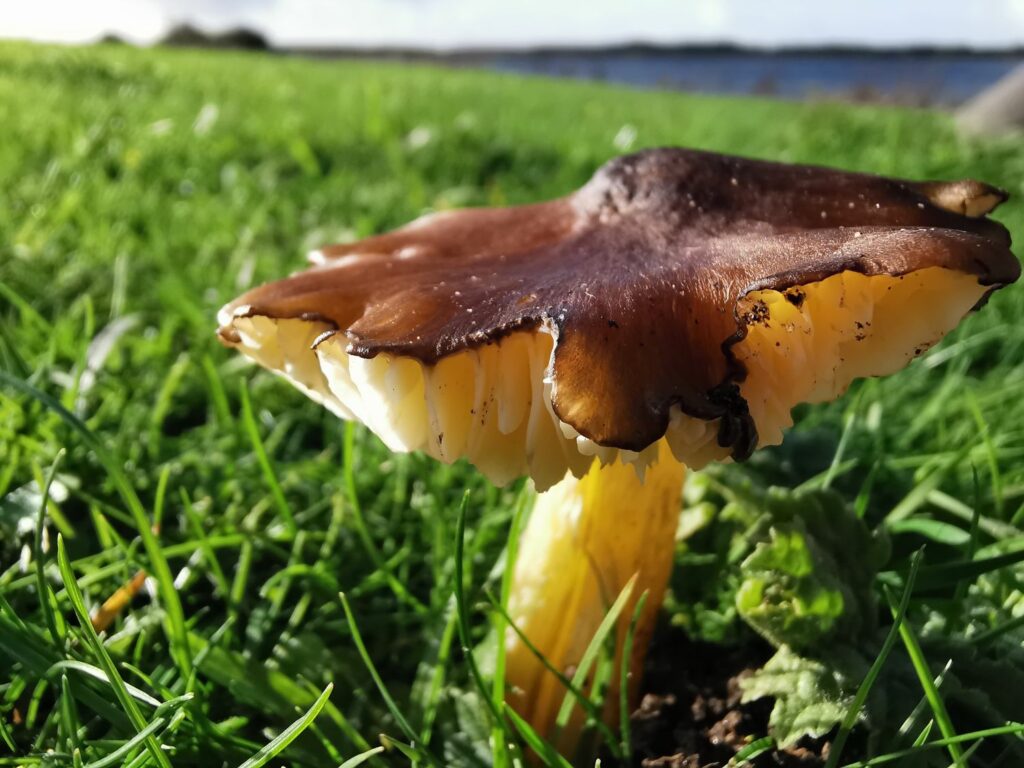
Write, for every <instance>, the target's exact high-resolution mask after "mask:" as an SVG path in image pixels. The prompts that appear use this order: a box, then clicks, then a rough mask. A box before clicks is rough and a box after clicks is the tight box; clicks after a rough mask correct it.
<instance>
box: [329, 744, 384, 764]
mask: <svg viewBox="0 0 1024 768" xmlns="http://www.w3.org/2000/svg"><path fill="white" fill-rule="evenodd" d="M383 751H384V747H374V748H373V749H368V750H366V751H365V752H363V753H362V754H361V755H356V756H355V757H350V758H349V759H348V760H346V761H345V762H344V763H342V764H341V765H339V766H338V768H356V766H357V765H362V764H363V763H365V762H366V761H367V760H369V759H370V758H371V757H376V756H377V755H379V754H380V753H381V752H383Z"/></svg>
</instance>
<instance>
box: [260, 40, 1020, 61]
mask: <svg viewBox="0 0 1024 768" xmlns="http://www.w3.org/2000/svg"><path fill="white" fill-rule="evenodd" d="M270 50H272V51H274V52H277V53H284V54H287V55H293V56H308V57H312V58H367V59H382V58H383V59H400V60H414V61H415V60H419V61H429V60H433V61H466V60H470V61H471V60H476V59H489V58H494V57H499V56H500V57H520V56H522V57H538V56H560V57H575V56H578V57H581V58H583V57H591V56H637V55H640V56H651V57H659V56H666V57H669V56H671V57H676V56H686V55H694V56H716V55H720V56H730V57H736V56H750V57H764V58H773V57H783V56H786V57H801V56H807V57H816V56H843V57H850V58H903V57H908V58H910V57H913V58H927V57H932V56H934V57H943V56H963V57H972V58H973V57H977V58H989V59H991V58H1000V59H1001V58H1024V45H1021V46H1013V47H1003V48H971V47H968V46H931V45H919V46H918V45H914V46H901V47H876V46H861V45H825V46H748V45H737V44H733V43H706V44H679V45H661V44H653V43H628V44H621V45H593V46H590V45H587V46H580V45H566V46H559V45H550V46H549V45H543V46H527V47H505V46H496V47H473V48H453V49H450V50H449V49H432V48H415V47H401V46H372V47H365V46H315V45H309V46H306V45H294V46H274V47H272V48H271V49H270Z"/></svg>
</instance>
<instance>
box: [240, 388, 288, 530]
mask: <svg viewBox="0 0 1024 768" xmlns="http://www.w3.org/2000/svg"><path fill="white" fill-rule="evenodd" d="M238 393H239V398H240V399H241V401H242V426H243V427H244V428H245V433H246V434H247V435H248V436H249V443H250V444H251V445H252V450H253V453H255V454H256V461H257V462H258V463H259V465H260V470H261V471H262V472H263V479H264V480H266V483H267V488H269V489H270V497H271V498H272V499H273V500H274V505H275V506H276V507H277V511H278V513H279V514H280V515H281V520H282V521H284V524H285V527H286V528H287V529H288V533H289V535H290V536H291V537H294V536H295V534H296V533H297V532H298V527H297V526H296V525H295V516H294V515H293V514H292V508H291V507H290V506H288V501H287V500H286V499H285V497H284V491H282V490H281V484H280V483H279V482H278V481H277V474H276V473H275V472H274V466H273V464H271V463H270V457H269V456H268V455H267V449H266V446H264V444H263V438H262V437H260V430H259V427H258V426H257V424H256V417H255V416H254V415H253V412H252V403H251V402H250V401H249V388H248V387H247V386H246V385H245V384H244V383H243V384H242V385H241V386H240V387H239V388H238Z"/></svg>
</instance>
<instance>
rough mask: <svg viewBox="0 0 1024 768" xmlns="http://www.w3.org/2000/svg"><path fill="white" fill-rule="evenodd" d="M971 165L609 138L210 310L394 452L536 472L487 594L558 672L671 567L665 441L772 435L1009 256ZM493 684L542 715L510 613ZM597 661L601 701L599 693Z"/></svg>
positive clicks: (928, 341)
mask: <svg viewBox="0 0 1024 768" xmlns="http://www.w3.org/2000/svg"><path fill="white" fill-rule="evenodd" d="M1005 199H1006V195H1005V193H1004V192H1002V191H1000V190H998V189H996V188H994V187H991V186H988V185H986V184H982V183H980V182H976V181H958V182H950V183H945V182H926V183H919V182H912V181H902V180H896V179H889V178H884V177H878V176H870V175H864V174H857V173H848V172H843V171H838V170H831V169H826V168H819V167H813V166H805V165H786V164H778V163H771V162H763V161H757V160H750V159H743V158H736V157H728V156H724V155H718V154H712V153H707V152H698V151H693V150H686V149H674V148H667V149H653V150H648V151H644V152H640V153H637V154H634V155H629V156H625V157H619V158H616V159H613V160H611V161H610V162H608V163H607V164H606V165H604V166H603V167H602V168H600V169H599V170H598V171H597V173H596V174H595V175H594V176H593V178H592V179H591V180H590V181H589V182H587V183H586V184H585V185H584V186H583V187H582V188H580V189H579V190H578V191H576V192H574V193H572V194H570V195H568V196H566V197H562V198H558V199H555V200H552V201H549V202H543V203H538V204H533V205H523V206H516V207H508V208H478V209H466V210H458V211H446V212H440V213H434V214H431V215H428V216H424V217H423V218H420V219H418V220H416V221H414V222H412V223H411V224H408V225H407V226H404V227H402V228H400V229H398V230H395V231H393V232H390V233H387V234H383V235H380V236H376V237H370V238H367V239H365V240H362V241H360V242H356V243H351V244H346V245H335V246H330V247H327V248H325V249H323V250H321V251H318V252H315V253H314V254H312V256H311V260H312V262H313V265H314V266H313V267H312V268H310V269H307V270H306V271H304V272H300V273H298V274H295V275H293V276H291V277H288V278H286V279H284V280H280V281H278V282H273V283H269V284H267V285H263V286H261V287H258V288H256V289H254V290H251V291H249V292H248V293H246V294H245V295H243V296H241V297H240V298H239V299H237V300H236V301H234V302H232V303H230V304H228V305H227V306H226V307H224V308H223V309H222V310H221V313H220V316H219V320H220V330H219V334H220V337H221V339H222V340H223V341H224V342H225V343H227V344H228V345H230V346H233V347H236V348H237V349H239V350H240V351H241V352H243V353H244V354H246V355H248V356H249V357H251V358H253V359H254V360H256V361H257V362H258V363H260V364H261V365H263V366H265V367H266V368H269V369H270V370H272V371H275V372H277V373H279V374H281V375H283V376H285V377H286V378H288V379H289V380H290V381H291V382H292V383H294V384H295V385H296V386H297V387H299V388H300V389H301V390H302V391H303V392H305V393H306V394H307V395H309V396H310V397H311V398H312V399H314V400H316V401H317V402H320V403H322V404H323V405H324V406H326V407H327V408H329V409H330V410H331V411H333V412H334V413H336V414H337V415H338V416H340V417H342V418H344V419H356V420H358V421H361V422H363V423H364V424H366V425H367V426H368V427H369V428H370V429H371V430H373V431H374V432H375V433H376V434H377V435H379V436H380V438H381V439H382V440H383V441H384V442H385V443H386V444H387V445H388V446H389V447H390V448H391V449H392V450H395V451H414V450H420V451H425V452H427V453H429V454H430V455H431V456H433V457H435V458H437V459H439V460H441V461H445V462H452V461H455V460H456V459H459V458H466V459H468V460H469V461H470V462H472V463H473V464H475V465H476V466H477V467H478V468H479V469H480V471H482V472H483V473H484V474H485V475H487V477H489V478H490V479H491V480H492V481H493V482H495V483H497V484H503V483H507V482H509V481H510V480H512V479H514V478H517V477H519V476H522V475H528V476H529V477H530V478H532V480H533V482H534V484H535V486H536V489H537V491H539V492H541V495H540V496H539V498H538V501H537V503H536V506H535V508H534V510H533V513H532V515H531V518H530V520H529V523H528V525H527V528H526V530H525V532H524V534H523V538H522V540H521V543H520V547H519V551H520V555H519V559H518V562H517V563H516V564H515V573H514V584H513V589H512V594H511V597H510V606H509V609H510V614H511V616H512V618H513V620H514V621H515V623H516V624H517V626H518V627H519V628H520V629H521V630H522V632H524V633H525V635H526V636H527V637H528V638H530V639H531V641H532V644H533V645H534V646H536V648H537V649H539V650H540V651H541V652H542V653H543V654H544V655H545V656H546V657H547V659H548V660H549V661H550V662H551V663H552V664H553V665H554V666H555V667H556V668H558V669H560V670H563V671H571V670H572V669H574V668H575V666H576V665H577V664H578V662H579V661H580V657H581V655H582V653H583V651H584V649H585V648H586V646H587V644H588V643H589V641H590V639H591V637H592V635H593V634H594V631H595V629H596V628H597V626H598V624H599V622H600V621H601V620H602V618H603V616H604V615H605V612H606V611H607V609H608V607H609V605H610V604H611V602H612V601H613V600H615V598H616V597H617V596H618V595H619V594H620V593H621V591H622V590H623V588H624V587H625V586H626V585H627V583H629V582H630V580H631V579H635V581H634V582H633V589H632V592H631V593H630V595H631V597H630V603H629V604H627V605H626V607H625V609H624V610H623V611H622V612H621V614H620V619H619V624H618V626H617V630H616V631H617V636H618V640H619V643H618V646H617V647H618V648H619V649H620V653H621V648H622V640H623V638H624V637H625V633H626V630H627V627H628V624H629V622H630V619H631V618H632V614H633V604H634V603H635V601H636V600H637V599H638V598H639V597H640V595H641V594H643V593H645V592H646V593H647V595H648V597H647V600H646V603H645V608H644V611H643V613H642V615H641V616H640V617H639V619H638V622H637V624H636V629H635V640H634V643H633V653H632V657H631V658H630V659H629V660H627V662H626V663H628V664H629V665H630V669H631V671H632V673H633V674H632V675H631V678H630V680H631V682H630V686H631V690H630V691H629V694H630V695H633V694H635V691H636V685H637V683H638V681H639V671H640V668H641V663H642V660H643V656H644V652H645V648H646V645H647V640H648V638H649V636H650V634H651V632H652V629H653V625H654V621H655V618H656V614H657V611H658V608H659V605H660V603H661V601H662V597H663V594H664V591H665V585H666V582H667V578H668V575H669V571H670V568H671V564H672V555H673V549H674V540H675V539H674V534H675V528H676V525H677V519H678V512H679V507H680V490H681V486H682V481H683V473H684V469H683V467H684V466H688V467H691V468H700V467H702V466H704V465H706V464H707V463H708V462H711V461H722V460H727V459H730V458H731V459H735V460H743V459H745V458H747V457H748V456H750V454H751V452H752V451H753V450H754V449H755V448H757V447H759V446H765V445H774V444H777V443H779V442H781V440H782V434H783V430H784V429H785V428H787V427H788V426H790V425H791V424H792V419H791V417H790V411H791V409H792V408H793V407H794V406H795V405H797V404H798V403H802V402H822V401H826V400H831V399H833V398H835V397H837V396H839V395H840V394H842V393H843V392H844V391H845V389H846V388H847V387H848V385H849V384H850V382H851V381H852V380H853V379H855V378H858V377H865V376H881V375H885V374H888V373H892V372H894V371H896V370H898V369H900V368H902V367H903V366H905V365H906V364H907V363H908V362H909V361H910V360H911V359H912V358H914V357H915V356H917V355H920V354H921V353H922V352H924V351H925V350H926V349H928V348H929V347H930V346H931V345H933V344H935V343H936V342H937V341H939V340H940V339H941V338H942V337H943V336H944V335H945V334H946V333H947V332H949V331H950V330H952V329H953V328H954V327H955V326H956V325H957V323H958V322H959V321H960V320H961V318H963V317H964V315H965V314H967V313H968V312H969V311H971V310H972V309H974V308H977V307H979V306H981V305H982V304H983V303H984V301H985V299H986V298H987V297H988V295H989V294H990V293H991V292H992V291H993V290H995V289H997V288H999V287H1001V286H1004V285H1006V284H1008V283H1012V282H1013V281H1014V280H1016V279H1017V277H1018V276H1019V273H1020V265H1019V263H1018V262H1017V260H1016V258H1015V257H1014V256H1013V254H1012V253H1011V252H1010V250H1009V244H1010V239H1009V236H1008V234H1007V232H1006V230H1005V229H1004V228H1003V227H1002V226H1001V225H1000V224H998V223H996V222H993V221H990V220H988V219H986V218H985V214H986V213H988V212H989V211H990V210H992V209H993V208H994V207H995V206H996V205H998V204H999V203H1001V202H1002V201H1003V200H1005ZM505 644H506V650H507V662H506V665H507V669H506V675H507V680H508V683H509V700H510V702H511V703H512V704H513V706H515V707H516V708H517V709H518V710H519V712H520V713H521V714H523V716H524V717H526V719H527V720H528V721H529V722H531V723H532V724H533V726H534V727H535V728H536V729H537V730H538V731H539V732H540V733H541V734H544V735H546V736H549V737H555V738H557V741H558V746H559V747H560V748H561V749H563V751H566V752H570V753H571V752H572V750H573V746H574V743H575V740H576V739H577V738H578V734H579V731H580V728H581V720H580V719H577V720H575V721H573V722H571V723H570V725H569V727H567V728H565V729H563V730H562V732H561V733H557V734H556V733H555V732H554V720H555V716H556V713H557V711H558V708H559V705H560V703H561V701H562V698H563V697H564V695H565V690H564V689H563V688H562V685H561V683H560V682H559V680H558V679H557V678H556V677H555V676H554V675H552V674H551V673H550V671H548V670H546V669H545V668H544V667H543V666H542V665H541V664H540V663H539V662H538V661H537V659H536V658H535V657H534V655H533V654H532V652H530V650H529V649H528V648H527V647H526V646H525V645H524V644H523V643H522V642H521V640H520V639H519V637H518V635H516V634H515V633H512V632H510V633H509V634H508V635H507V637H506V639H505ZM615 688H616V683H615V682H614V681H612V682H611V683H610V694H611V695H609V696H608V697H607V700H608V701H609V708H608V710H607V714H608V715H609V716H611V715H613V714H614V712H615V709H614V706H613V704H615V699H616V695H615V694H616V691H615Z"/></svg>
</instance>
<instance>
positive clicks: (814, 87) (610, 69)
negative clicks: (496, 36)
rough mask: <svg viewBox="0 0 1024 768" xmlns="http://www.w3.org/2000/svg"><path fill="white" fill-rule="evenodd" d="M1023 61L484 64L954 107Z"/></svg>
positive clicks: (714, 89)
mask: <svg viewBox="0 0 1024 768" xmlns="http://www.w3.org/2000/svg"><path fill="white" fill-rule="evenodd" d="M1022 61H1024V59H1022V58H1019V57H1014V56H985V57H979V56H969V55H960V54H941V55H915V54H900V55H887V56H858V55H855V54H843V53H836V54H806V55H794V54H759V53H669V52H654V53H644V52H639V53H636V52H610V53H594V54H590V53H572V54H565V53H551V54H544V53H540V54H529V55H521V54H520V55H502V56H496V57H494V58H491V59H489V60H488V61H487V62H485V63H486V64H487V65H489V66H491V67H493V68H495V69H499V70H504V71H509V72H518V73H527V74H540V75H549V76H556V77H574V78H584V79H590V80H608V81H611V82H617V83H625V84H629V85H635V86H643V87H656V88H674V89H680V90H687V91H698V92H702V93H733V94H749V93H762V94H767V95H775V96H781V97H785V98H806V97H813V96H826V97H828V96H836V97H844V98H850V97H852V98H857V99H865V100H875V101H899V102H903V103H915V104H938V105H954V104H959V103H961V102H963V101H965V100H967V99H969V98H970V97H971V96H973V95H974V94H975V93H977V92H978V91H980V90H982V89H984V88H985V87H986V86H988V85H991V84H992V83H994V82H995V81H996V80H998V79H999V78H1000V77H1002V76H1003V75H1004V74H1006V73H1007V72H1009V71H1010V70H1011V69H1013V68H1014V67H1015V66H1016V65H1018V64H1020V63H1022Z"/></svg>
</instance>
